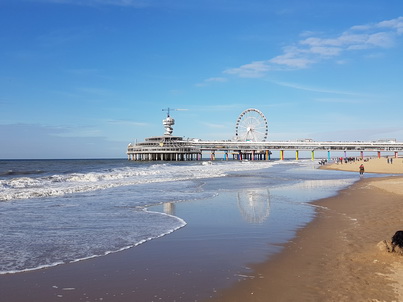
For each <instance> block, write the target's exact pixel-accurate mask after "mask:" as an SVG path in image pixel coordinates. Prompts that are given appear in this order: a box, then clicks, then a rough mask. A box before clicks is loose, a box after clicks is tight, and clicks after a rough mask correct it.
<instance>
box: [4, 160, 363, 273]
mask: <svg viewBox="0 0 403 302" xmlns="http://www.w3.org/2000/svg"><path fill="white" fill-rule="evenodd" d="M318 166H319V165H318V163H317V162H315V161H311V160H299V161H295V160H284V161H276V160H273V161H223V160H216V161H187V162H139V161H128V160H126V159H81V160H77V159H71V160H0V230H1V241H0V274H16V273H20V272H25V271H32V270H38V269H43V268H47V267H52V266H56V265H63V264H65V263H70V262H77V261H84V260H86V259H89V258H94V257H102V256H105V255H107V254H110V253H118V252H120V251H122V250H125V249H129V248H136V247H137V246H139V245H141V244H144V243H146V242H147V241H151V240H158V238H160V237H162V236H169V234H171V233H173V232H175V231H177V230H179V229H181V228H185V227H186V226H187V224H188V223H192V221H186V218H184V217H181V215H180V213H175V211H172V208H173V207H174V205H179V204H182V203H187V204H189V205H191V204H192V203H198V204H203V203H204V202H205V207H209V206H213V204H214V200H215V198H217V197H218V196H220V195H223V196H225V194H226V193H228V192H231V194H234V196H236V198H235V200H234V203H236V205H237V206H236V209H237V211H238V212H239V216H240V217H242V219H243V220H244V221H245V223H246V224H251V225H264V224H267V223H268V221H271V223H270V225H269V226H267V228H270V232H268V231H267V230H265V232H266V233H273V234H274V233H278V234H282V232H281V229H282V228H287V230H288V231H289V230H292V231H295V230H297V229H298V228H299V227H301V226H303V225H304V224H306V223H308V222H309V221H310V220H311V219H313V217H314V215H313V214H314V210H308V211H306V210H302V209H306V208H307V207H306V205H307V204H309V203H310V202H312V201H314V200H317V199H321V198H325V197H330V196H333V195H335V194H337V192H338V191H339V190H341V189H344V188H346V187H348V186H350V185H351V184H353V183H354V182H355V181H357V180H358V179H359V176H358V172H357V173H351V172H342V171H329V170H322V169H318ZM218 199H219V198H218ZM218 199H217V200H218ZM207 201H208V202H207ZM280 208H281V211H277V210H276V209H280ZM308 208H310V207H308ZM223 211H225V209H223ZM284 221H286V222H287V223H286V224H285V223H284ZM273 222H275V223H273ZM276 240H278V238H276Z"/></svg>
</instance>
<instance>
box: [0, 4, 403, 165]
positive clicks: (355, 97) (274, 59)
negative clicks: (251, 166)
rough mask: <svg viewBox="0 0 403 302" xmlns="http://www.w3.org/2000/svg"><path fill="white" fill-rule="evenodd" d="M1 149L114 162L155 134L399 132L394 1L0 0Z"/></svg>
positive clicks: (401, 75) (402, 16)
mask: <svg viewBox="0 0 403 302" xmlns="http://www.w3.org/2000/svg"><path fill="white" fill-rule="evenodd" d="M0 45H1V47H0V66H1V67H0V139H1V148H0V158H3V159H4V158H93V157H125V151H126V147H127V145H128V143H130V142H134V141H135V140H138V141H141V140H143V139H144V138H145V137H148V136H157V135H162V134H163V132H164V129H163V126H162V123H161V121H162V119H163V118H165V116H166V112H164V111H162V109H163V108H168V107H170V108H174V109H175V108H177V109H187V110H185V111H172V112H171V116H172V117H173V118H175V120H176V124H175V126H174V133H173V134H174V135H178V136H184V137H186V138H188V137H190V138H201V139H206V140H210V139H211V140H216V139H231V138H233V137H234V135H235V122H236V120H237V118H238V116H239V115H240V114H241V112H242V111H244V110H245V109H247V108H257V109H259V110H260V111H262V112H263V113H264V115H265V116H266V118H267V120H268V122H269V138H268V139H269V140H272V141H277V140H282V141H283V140H295V139H302V138H311V139H314V140H316V141H321V140H326V141H329V140H332V141H340V140H341V141H352V140H362V141H366V140H377V139H385V138H396V139H397V140H398V141H403V119H402V112H403V102H402V100H403V85H402V79H403V68H402V66H403V2H402V1H401V0H390V1H384V0H355V1H351V0H337V1H336V0H334V1H323V0H305V1H300V0H281V1H280V0H248V1H239V0H232V1H228V0H198V1H191V0H170V1H167V0H154V1H151V0H2V1H1V2H0Z"/></svg>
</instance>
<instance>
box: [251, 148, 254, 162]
mask: <svg viewBox="0 0 403 302" xmlns="http://www.w3.org/2000/svg"><path fill="white" fill-rule="evenodd" d="M251 156H252V158H251V160H255V150H252V154H251Z"/></svg>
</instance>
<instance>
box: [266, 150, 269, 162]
mask: <svg viewBox="0 0 403 302" xmlns="http://www.w3.org/2000/svg"><path fill="white" fill-rule="evenodd" d="M266 160H270V151H269V150H266Z"/></svg>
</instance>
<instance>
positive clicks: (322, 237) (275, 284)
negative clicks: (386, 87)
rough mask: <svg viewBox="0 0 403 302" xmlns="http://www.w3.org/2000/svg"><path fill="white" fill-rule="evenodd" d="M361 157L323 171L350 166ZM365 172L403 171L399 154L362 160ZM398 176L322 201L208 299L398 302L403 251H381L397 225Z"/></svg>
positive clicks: (402, 182) (402, 185)
mask: <svg viewBox="0 0 403 302" xmlns="http://www.w3.org/2000/svg"><path fill="white" fill-rule="evenodd" d="M361 163H363V161H357V162H355V163H347V164H330V165H327V166H325V167H323V168H324V169H338V170H346V171H356V172H357V173H358V171H359V166H360V165H361ZM364 165H365V170H366V173H367V172H377V173H393V174H395V173H403V164H402V163H401V159H396V160H394V162H393V164H390V163H387V160H386V158H380V159H371V160H369V161H367V162H364ZM402 202H403V177H402V176H393V177H386V178H365V174H364V177H363V178H362V180H361V181H359V182H357V183H355V184H354V185H352V186H351V187H350V188H348V189H346V190H343V191H342V192H340V194H339V195H337V196H335V197H332V198H327V199H324V200H320V201H317V202H315V203H314V204H315V205H316V206H317V218H316V219H315V220H314V221H313V222H312V223H310V224H309V225H308V226H307V227H306V228H303V229H301V230H300V231H299V232H298V233H297V236H296V238H295V239H294V240H292V241H291V242H289V243H287V244H286V245H285V246H284V250H283V252H282V253H280V254H278V255H275V256H274V257H273V258H272V259H270V261H267V262H266V263H264V264H259V265H256V266H254V269H255V273H254V275H253V276H251V278H250V279H249V280H245V281H243V282H240V283H239V284H238V285H237V286H236V287H234V288H232V289H230V290H226V291H223V292H221V293H219V296H218V297H217V298H216V299H215V300H214V301H220V302H227V301H228V302H229V301H232V302H234V301H403V258H402V257H403V256H401V255H398V254H396V253H389V252H387V251H386V250H385V249H384V245H383V244H382V241H383V240H390V239H391V237H392V236H393V234H394V233H395V231H397V230H400V229H403V223H402V216H403V207H402Z"/></svg>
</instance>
